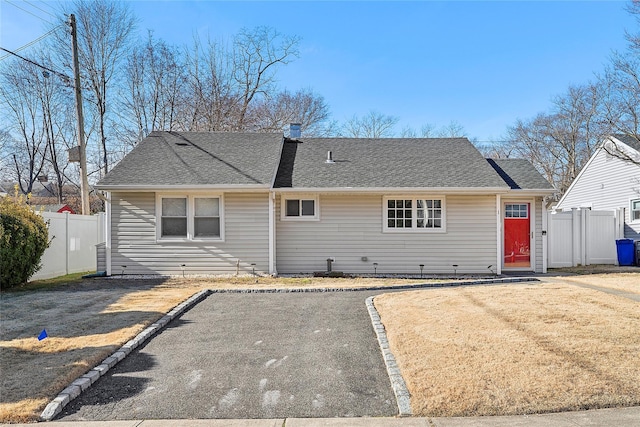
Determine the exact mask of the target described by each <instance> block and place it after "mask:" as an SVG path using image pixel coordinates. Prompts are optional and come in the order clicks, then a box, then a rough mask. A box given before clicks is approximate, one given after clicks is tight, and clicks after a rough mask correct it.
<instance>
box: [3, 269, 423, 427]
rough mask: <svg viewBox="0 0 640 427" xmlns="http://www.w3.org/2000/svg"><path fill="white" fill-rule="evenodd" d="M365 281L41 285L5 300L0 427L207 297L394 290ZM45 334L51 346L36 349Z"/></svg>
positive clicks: (33, 411)
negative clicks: (174, 312)
mask: <svg viewBox="0 0 640 427" xmlns="http://www.w3.org/2000/svg"><path fill="white" fill-rule="evenodd" d="M424 282H425V280H408V279H397V278H390V279H368V278H313V277H308V278H272V277H235V278H186V279H183V278H163V279H150V280H127V279H120V278H117V277H115V278H110V279H91V280H78V278H77V277H75V278H70V282H69V283H66V284H65V283H59V281H56V280H54V281H42V282H40V283H34V284H29V285H27V286H26V287H23V288H21V289H20V290H19V292H3V293H2V294H1V299H0V318H1V327H0V422H29V421H35V420H37V418H38V417H39V415H40V413H41V412H42V410H43V409H44V407H45V406H46V405H47V403H48V402H49V401H50V400H51V399H52V398H54V397H55V396H56V394H57V393H59V392H60V391H61V390H62V389H64V388H65V387H66V386H67V385H69V383H71V382H72V381H73V380H75V379H76V378H77V377H78V376H80V375H82V374H84V373H85V372H87V371H88V370H90V369H91V368H93V367H94V366H96V365H97V364H98V363H100V362H101V361H102V360H103V359H104V358H105V357H107V356H108V355H110V354H111V353H112V352H113V351H115V350H116V349H117V348H119V347H120V346H121V345H122V344H124V343H125V342H127V341H128V340H130V339H131V338H132V337H134V336H135V335H136V334H138V333H139V332H140V331H142V330H143V329H144V328H146V327H147V326H148V325H149V324H151V323H153V322H154V321H156V320H157V319H158V318H160V317H161V316H162V315H163V314H164V313H166V312H168V311H169V310H170V309H171V308H172V307H174V306H176V305H177V304H179V303H180V302H182V301H184V300H185V299H187V298H188V297H189V296H191V295H193V294H194V293H196V292H198V291H200V290H202V289H228V288H232V289H262V288H273V287H279V288H282V287H285V288H293V287H296V288H300V287H303V288H318V287H339V288H345V287H361V286H391V285H394V284H398V283H401V284H409V283H424ZM44 328H46V330H47V332H48V334H49V338H47V339H45V340H43V341H38V340H37V338H36V337H37V336H38V334H39V333H40V331H41V330H42V329H44Z"/></svg>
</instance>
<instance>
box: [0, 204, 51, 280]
mask: <svg viewBox="0 0 640 427" xmlns="http://www.w3.org/2000/svg"><path fill="white" fill-rule="evenodd" d="M48 246H49V231H48V227H47V223H46V222H45V220H44V219H43V218H42V217H41V216H40V215H38V214H37V213H35V212H34V211H33V209H32V208H31V207H30V206H29V205H27V204H26V202H25V198H24V197H22V196H19V197H9V196H7V197H0V289H9V288H12V287H14V286H17V285H21V284H23V283H26V282H27V281H28V280H29V278H30V277H31V276H33V274H34V273H35V272H36V271H38V270H39V269H40V267H41V265H40V258H42V254H43V253H44V250H45V249H46V248H47V247H48Z"/></svg>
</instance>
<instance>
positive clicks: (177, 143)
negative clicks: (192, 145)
mask: <svg viewBox="0 0 640 427" xmlns="http://www.w3.org/2000/svg"><path fill="white" fill-rule="evenodd" d="M176 145H179V146H180V147H186V146H187V145H189V144H187V143H186V142H176Z"/></svg>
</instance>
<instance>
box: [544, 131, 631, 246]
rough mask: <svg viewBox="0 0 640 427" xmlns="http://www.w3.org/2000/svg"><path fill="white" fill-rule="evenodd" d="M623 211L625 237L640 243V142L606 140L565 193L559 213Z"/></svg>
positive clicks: (620, 137) (625, 138) (615, 137)
mask: <svg viewBox="0 0 640 427" xmlns="http://www.w3.org/2000/svg"><path fill="white" fill-rule="evenodd" d="M585 208H586V209H592V210H615V209H618V208H623V209H624V211H625V213H624V222H625V226H624V237H625V238H627V239H634V240H640V142H639V141H638V140H637V139H636V138H634V137H632V136H628V135H613V136H610V137H608V138H606V139H605V140H604V141H603V143H602V144H601V145H600V147H599V148H598V149H597V150H596V151H595V152H594V153H593V155H592V156H591V158H590V159H589V161H588V162H587V164H586V165H585V166H584V167H583V168H582V170H581V171H580V173H579V174H578V176H577V177H576V179H574V180H573V182H572V183H571V186H570V187H569V188H568V189H567V191H566V192H565V193H564V195H563V196H562V198H561V199H560V201H559V202H558V204H557V205H556V209H560V210H571V209H585Z"/></svg>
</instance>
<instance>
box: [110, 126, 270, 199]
mask: <svg viewBox="0 0 640 427" xmlns="http://www.w3.org/2000/svg"><path fill="white" fill-rule="evenodd" d="M282 141H283V136H282V134H274V133H227V132H152V133H151V134H149V136H148V137H146V138H145V139H144V140H142V141H141V142H140V143H139V144H138V145H137V146H136V147H135V148H134V149H133V150H132V151H131V152H130V153H129V154H127V155H126V156H125V157H124V159H122V161H121V162H120V163H118V164H117V165H116V166H115V167H114V168H113V169H112V170H111V171H110V172H109V173H108V174H107V175H106V176H105V177H104V178H103V179H102V180H101V181H100V182H99V183H98V187H103V188H105V187H112V186H141V187H149V186H166V187H171V186H173V185H177V186H189V185H197V186H202V185H212V186H215V185H234V184H240V185H266V186H270V185H271V182H272V179H273V174H274V173H275V170H276V167H277V165H278V162H279V159H280V150H281V147H282Z"/></svg>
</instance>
